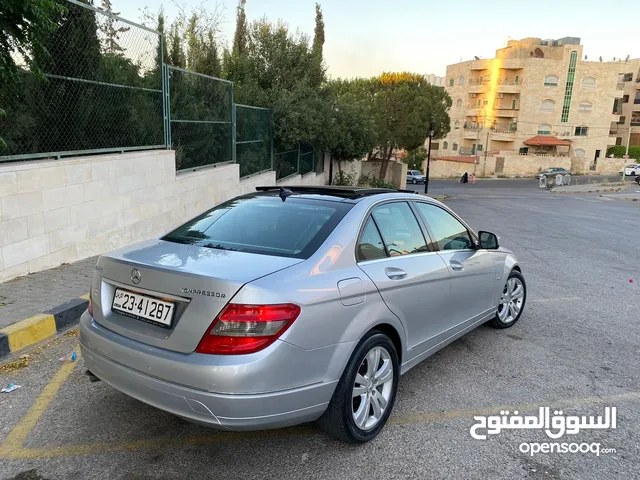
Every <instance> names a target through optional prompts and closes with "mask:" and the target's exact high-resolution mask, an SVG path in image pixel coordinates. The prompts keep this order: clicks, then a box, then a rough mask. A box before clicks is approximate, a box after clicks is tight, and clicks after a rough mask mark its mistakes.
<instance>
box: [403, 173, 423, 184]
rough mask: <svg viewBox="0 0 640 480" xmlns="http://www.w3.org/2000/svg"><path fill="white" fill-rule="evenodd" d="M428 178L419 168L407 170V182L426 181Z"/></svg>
mask: <svg viewBox="0 0 640 480" xmlns="http://www.w3.org/2000/svg"><path fill="white" fill-rule="evenodd" d="M426 180H427V177H425V176H424V175H423V174H422V172H420V171H419V170H407V183H413V184H416V183H424V182H425V181H426Z"/></svg>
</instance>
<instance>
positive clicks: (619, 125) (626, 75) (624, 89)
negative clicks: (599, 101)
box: [610, 58, 640, 145]
mask: <svg viewBox="0 0 640 480" xmlns="http://www.w3.org/2000/svg"><path fill="white" fill-rule="evenodd" d="M619 65H620V67H619V70H621V72H620V73H619V74H618V84H617V89H618V90H619V91H620V92H621V93H622V98H619V99H617V101H616V104H615V106H614V112H616V113H618V114H619V115H618V116H617V118H616V119H615V121H613V122H611V129H610V133H611V135H613V136H615V137H616V142H615V143H616V145H627V143H629V142H630V143H629V144H630V145H640V58H636V59H633V60H627V61H626V62H620V63H619ZM629 129H631V132H630V131H629ZM629 134H631V136H629Z"/></svg>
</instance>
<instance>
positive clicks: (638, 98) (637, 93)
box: [633, 91, 640, 105]
mask: <svg viewBox="0 0 640 480" xmlns="http://www.w3.org/2000/svg"><path fill="white" fill-rule="evenodd" d="M633 103H635V104H636V105H637V104H639V103H640V91H638V92H636V98H635V99H634V100H633Z"/></svg>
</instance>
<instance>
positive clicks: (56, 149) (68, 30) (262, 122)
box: [0, 0, 324, 180]
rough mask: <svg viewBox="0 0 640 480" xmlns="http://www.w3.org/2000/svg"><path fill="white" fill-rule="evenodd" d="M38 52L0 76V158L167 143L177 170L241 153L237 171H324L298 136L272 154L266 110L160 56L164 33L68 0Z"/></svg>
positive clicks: (287, 173)
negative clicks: (1, 143)
mask: <svg viewBox="0 0 640 480" xmlns="http://www.w3.org/2000/svg"><path fill="white" fill-rule="evenodd" d="M63 5H64V7H65V8H64V12H62V13H61V14H59V15H58V16H57V17H56V18H54V19H53V20H54V21H55V23H56V27H57V28H56V29H55V30H54V31H52V32H50V33H49V34H48V35H47V36H45V38H44V39H43V44H44V46H45V49H46V51H48V55H43V56H41V57H38V56H37V55H36V57H35V58H34V61H35V64H36V65H37V67H38V69H39V70H40V72H41V75H37V74H35V73H33V72H31V71H30V70H29V69H28V67H27V66H26V65H25V62H24V61H23V59H22V57H20V56H19V55H17V54H16V55H14V58H15V59H16V62H17V63H18V66H19V72H18V77H17V79H15V81H12V82H10V83H9V84H8V85H0V108H2V109H4V110H5V111H6V117H4V118H0V136H1V137H2V138H3V139H4V140H5V142H6V148H4V149H2V150H0V162H2V161H11V160H25V159H34V158H43V157H58V158H59V157H63V156H70V155H80V154H90V153H106V152H121V151H127V150H142V149H157V148H170V149H174V150H175V152H176V170H190V169H191V170H192V169H197V168H199V167H204V166H207V165H212V164H218V163H223V162H237V163H238V164H239V166H240V176H241V177H246V176H248V175H253V174H256V173H260V172H264V171H268V170H275V171H276V178H277V179H278V180H279V179H283V178H285V177H289V176H291V175H294V174H297V173H301V174H306V173H309V172H313V171H315V172H317V173H321V172H322V171H323V165H324V163H323V161H322V160H321V159H322V155H321V153H320V152H318V151H314V149H313V147H312V146H310V145H306V144H300V145H299V146H298V147H297V148H296V149H289V150H286V151H283V152H280V153H277V154H276V155H274V153H273V150H274V147H273V127H272V115H271V110H269V109H267V108H258V107H252V106H248V105H236V104H234V87H233V83H232V82H230V81H227V80H222V79H219V78H215V77H211V76H208V75H203V74H200V73H196V72H192V71H189V70H184V69H182V68H178V67H173V66H169V65H166V64H165V63H164V58H163V50H164V49H163V46H162V37H161V35H160V34H159V33H158V32H156V31H154V30H150V29H148V28H146V27H144V26H142V25H138V24H136V23H133V22H130V21H128V20H125V19H123V18H121V17H118V16H116V15H114V14H113V13H112V12H110V11H105V10H102V9H98V8H95V7H93V6H92V5H90V4H88V3H84V2H81V1H78V0H65V1H64V2H63Z"/></svg>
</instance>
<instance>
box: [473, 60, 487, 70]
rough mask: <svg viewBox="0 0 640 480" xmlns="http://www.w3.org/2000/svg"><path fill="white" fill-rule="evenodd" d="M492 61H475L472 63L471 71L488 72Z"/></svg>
mask: <svg viewBox="0 0 640 480" xmlns="http://www.w3.org/2000/svg"><path fill="white" fill-rule="evenodd" d="M490 62H491V60H474V61H472V62H471V70H487V69H488V68H489V66H490V65H491V63H490Z"/></svg>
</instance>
